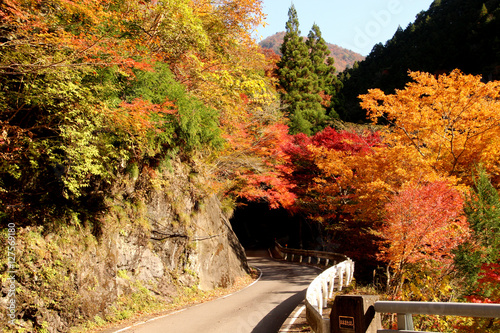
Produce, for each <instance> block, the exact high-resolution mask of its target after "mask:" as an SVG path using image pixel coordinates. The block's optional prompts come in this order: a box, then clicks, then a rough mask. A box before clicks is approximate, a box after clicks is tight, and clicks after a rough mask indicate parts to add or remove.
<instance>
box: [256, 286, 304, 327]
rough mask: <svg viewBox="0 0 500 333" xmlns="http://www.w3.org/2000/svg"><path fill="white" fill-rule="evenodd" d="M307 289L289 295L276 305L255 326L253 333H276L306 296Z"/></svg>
mask: <svg viewBox="0 0 500 333" xmlns="http://www.w3.org/2000/svg"><path fill="white" fill-rule="evenodd" d="M305 296H306V289H304V290H302V291H301V292H299V293H297V294H295V295H293V296H291V297H289V298H288V299H286V300H285V301H284V302H281V303H280V305H278V306H277V307H275V308H274V309H273V310H272V311H271V312H269V313H268V314H267V315H266V316H265V317H264V318H262V320H261V321H260V322H259V323H258V324H257V326H255V328H254V329H253V330H252V333H274V332H278V330H279V329H280V328H281V325H282V324H283V323H284V322H285V320H286V319H287V318H288V316H289V315H290V314H291V313H292V311H293V310H294V309H295V308H296V307H297V305H298V304H299V303H300V302H301V301H302V300H303V299H304V298H305Z"/></svg>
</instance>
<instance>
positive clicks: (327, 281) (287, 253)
mask: <svg viewBox="0 0 500 333" xmlns="http://www.w3.org/2000/svg"><path fill="white" fill-rule="evenodd" d="M275 250H276V252H278V254H279V255H280V256H281V258H283V259H285V260H288V261H296V262H301V263H308V264H316V265H322V266H329V265H333V266H332V267H330V268H328V269H326V270H325V271H323V272H322V273H321V274H319V275H318V276H317V277H316V278H315V279H314V280H313V281H312V282H311V284H310V285H309V287H308V288H307V291H306V316H307V321H308V322H309V324H310V325H311V328H312V329H313V330H314V332H316V333H330V319H329V318H323V309H324V308H325V307H326V306H327V302H328V299H329V298H331V297H332V295H333V291H334V290H342V287H345V286H348V285H349V284H350V283H351V281H352V279H353V275H354V262H353V261H352V260H351V259H350V258H349V257H347V256H345V255H343V254H339V253H332V252H325V251H313V250H299V249H290V248H286V247H283V246H281V245H280V244H279V243H278V242H275Z"/></svg>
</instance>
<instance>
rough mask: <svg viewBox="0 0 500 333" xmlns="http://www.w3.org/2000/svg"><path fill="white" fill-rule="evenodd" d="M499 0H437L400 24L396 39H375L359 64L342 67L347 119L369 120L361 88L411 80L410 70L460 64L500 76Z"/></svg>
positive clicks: (473, 71)
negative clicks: (374, 42)
mask: <svg viewBox="0 0 500 333" xmlns="http://www.w3.org/2000/svg"><path fill="white" fill-rule="evenodd" d="M498 31H500V1H498V0H490V1H485V0H436V1H434V2H433V3H432V5H431V6H430V8H429V9H428V10H427V11H422V12H421V13H419V14H418V15H417V17H416V19H415V21H414V22H413V23H410V24H409V25H408V26H407V27H402V28H401V27H400V28H399V29H398V31H396V33H395V34H394V36H393V37H392V39H390V40H388V41H387V42H386V43H385V44H382V43H379V44H377V45H375V46H374V47H373V49H372V51H371V52H370V54H369V55H368V56H367V58H366V60H365V61H363V62H361V63H360V64H359V67H356V68H354V69H350V70H347V71H345V72H344V73H342V75H341V80H342V82H343V85H344V87H343V89H342V94H343V95H344V102H343V103H344V106H343V107H342V109H341V110H340V111H339V114H340V115H341V118H342V119H344V120H347V121H366V114H365V112H364V111H363V110H362V109H361V108H360V107H359V99H357V96H358V95H359V94H364V93H366V92H367V90H368V89H369V88H373V87H377V88H380V89H382V90H383V91H385V92H386V93H390V92H393V91H394V89H401V88H403V87H404V85H405V83H406V82H408V76H407V72H408V70H412V71H424V72H429V73H436V74H442V73H449V72H450V71H451V70H453V69H456V68H458V69H460V70H462V71H463V72H465V73H470V74H481V75H482V76H483V78H484V79H485V80H498V79H499V78H500V67H499V66H500V38H499V35H498Z"/></svg>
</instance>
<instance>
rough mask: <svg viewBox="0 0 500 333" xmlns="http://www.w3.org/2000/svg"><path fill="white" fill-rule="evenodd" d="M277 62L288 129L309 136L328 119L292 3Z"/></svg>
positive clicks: (319, 128)
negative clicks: (288, 122) (280, 55)
mask: <svg viewBox="0 0 500 333" xmlns="http://www.w3.org/2000/svg"><path fill="white" fill-rule="evenodd" d="M281 54H282V57H281V60H280V61H279V62H278V75H279V83H280V85H281V87H282V91H281V96H280V97H281V101H282V103H283V104H285V105H286V111H287V112H288V114H289V117H290V132H291V133H293V134H295V133H305V134H307V135H311V134H313V133H315V132H317V131H319V130H321V129H322V128H323V127H324V123H325V121H326V119H327V118H328V117H327V116H326V112H325V109H324V108H323V106H322V105H321V101H322V98H321V96H320V95H319V92H320V87H319V84H318V77H317V75H316V73H315V71H314V67H313V64H312V61H311V59H310V57H309V50H308V48H307V45H306V44H305V42H304V39H303V38H302V37H300V30H299V20H298V17H297V11H296V9H295V7H294V6H293V5H292V6H291V7H290V10H289V11H288V21H287V23H286V34H285V37H284V39H283V44H282V45H281Z"/></svg>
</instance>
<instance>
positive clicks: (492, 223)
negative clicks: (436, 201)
mask: <svg viewBox="0 0 500 333" xmlns="http://www.w3.org/2000/svg"><path fill="white" fill-rule="evenodd" d="M464 212H465V214H466V216H467V221H468V222H469V224H470V228H471V229H472V235H471V238H470V239H469V240H468V241H466V242H465V243H464V244H462V245H461V246H460V247H459V248H458V250H457V251H456V255H455V263H456V266H457V268H458V269H459V271H460V272H461V273H462V274H463V276H464V277H465V278H466V279H467V285H468V288H469V291H473V290H475V289H476V287H477V280H478V278H479V276H478V274H479V272H480V270H481V266H482V265H483V264H491V263H495V262H496V261H497V260H498V258H499V257H500V197H499V195H498V192H497V190H496V189H495V188H494V187H493V185H492V184H491V182H490V179H489V177H488V175H487V173H486V171H485V170H484V169H480V170H479V175H478V177H477V178H476V179H474V189H473V191H471V193H470V194H469V195H468V197H467V200H466V204H465V208H464Z"/></svg>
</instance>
